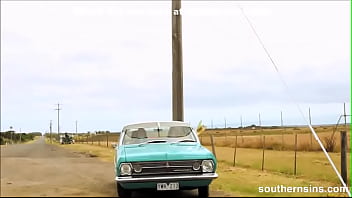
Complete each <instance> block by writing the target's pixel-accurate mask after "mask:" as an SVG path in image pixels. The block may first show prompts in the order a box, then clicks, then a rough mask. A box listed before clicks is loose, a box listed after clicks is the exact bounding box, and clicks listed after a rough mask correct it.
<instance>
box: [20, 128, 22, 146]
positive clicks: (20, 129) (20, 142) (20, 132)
mask: <svg viewBox="0 0 352 198" xmlns="http://www.w3.org/2000/svg"><path fill="white" fill-rule="evenodd" d="M20 143H22V129H21V128H20Z"/></svg>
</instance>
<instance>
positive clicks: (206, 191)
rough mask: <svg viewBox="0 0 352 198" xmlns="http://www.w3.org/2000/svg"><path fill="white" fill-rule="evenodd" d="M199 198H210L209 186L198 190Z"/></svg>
mask: <svg viewBox="0 0 352 198" xmlns="http://www.w3.org/2000/svg"><path fill="white" fill-rule="evenodd" d="M198 197H209V186H202V187H199V188H198Z"/></svg>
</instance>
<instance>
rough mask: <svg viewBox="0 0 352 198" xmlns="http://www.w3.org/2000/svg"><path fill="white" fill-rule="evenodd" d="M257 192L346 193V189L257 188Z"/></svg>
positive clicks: (335, 187)
mask: <svg viewBox="0 0 352 198" xmlns="http://www.w3.org/2000/svg"><path fill="white" fill-rule="evenodd" d="M258 192H260V193H286V192H287V193H295V192H297V193H299V192H302V193H314V192H315V193H344V192H347V188H345V187H343V186H334V187H332V186H330V187H322V186H312V185H309V186H284V185H277V186H259V187H258Z"/></svg>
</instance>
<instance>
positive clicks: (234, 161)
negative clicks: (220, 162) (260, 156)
mask: <svg viewBox="0 0 352 198" xmlns="http://www.w3.org/2000/svg"><path fill="white" fill-rule="evenodd" d="M236 153H237V135H236V140H235V151H234V153H233V166H236Z"/></svg>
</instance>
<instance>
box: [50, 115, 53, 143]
mask: <svg viewBox="0 0 352 198" xmlns="http://www.w3.org/2000/svg"><path fill="white" fill-rule="evenodd" d="M52 143H53V140H52V121H51V120H50V144H52Z"/></svg>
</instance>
